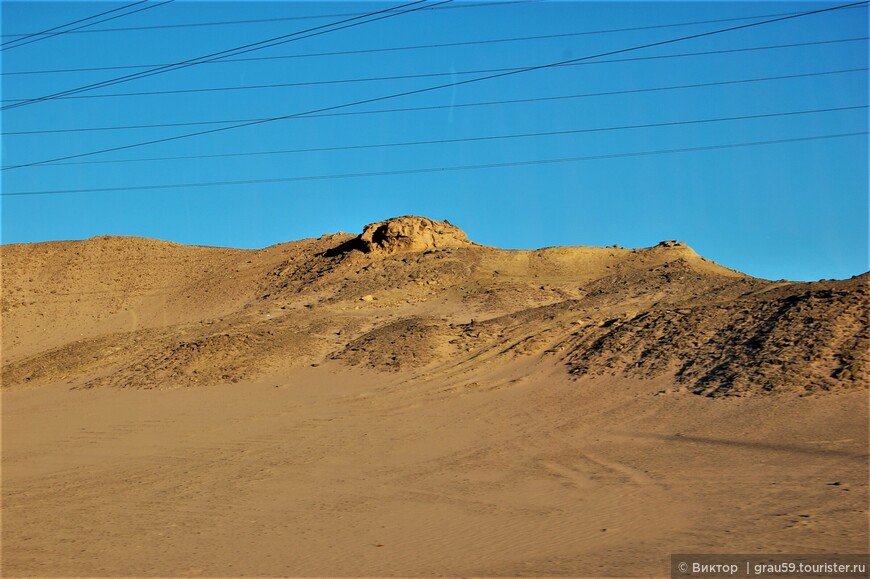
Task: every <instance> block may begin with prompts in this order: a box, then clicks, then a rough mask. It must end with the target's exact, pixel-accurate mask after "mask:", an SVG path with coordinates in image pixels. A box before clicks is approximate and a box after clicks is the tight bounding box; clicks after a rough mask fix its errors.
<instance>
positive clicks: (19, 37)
mask: <svg viewBox="0 0 870 579" xmlns="http://www.w3.org/2000/svg"><path fill="white" fill-rule="evenodd" d="M146 2H148V0H139V1H138V2H133V3H132V4H127V5H125V6H120V7H118V8H112V9H111V10H106V11H105V12H100V13H99V14H94V15H93V16H88V17H87V18H79V19H78V20H73V21H72V22H67V23H66V24H61V25H59V26H54V27H52V28H48V29H46V30H43V31H41V32H32V33H28V34H15V35H8V36H16V37H17V38H15V39H14V40H7V41H6V42H4V43H2V44H0V50H6V48H15V47H14V46H12V47H10V46H9V45H10V44H16V45H19V44H18V43H24V44H28V43H25V42H24V41H25V40H30V39H32V38H35V37H42V38H45V35H47V34H52V33H54V34H52V36H54V35H56V34H68V33H70V32H72V31H73V30H78V29H73V30H62V29H63V28H66V27H68V26H75V25H76V24H79V23H82V22H86V21H88V20H93V19H94V18H99V17H100V16H105V15H106V14H112V13H113V12H118V11H120V10H126V9H127V8H132V7H134V6H138V5H139V4H145V3H146ZM131 14H132V12H131ZM124 16H126V14H125V15H124ZM101 22H102V21H101ZM94 24H98V23H97V22H91V23H89V24H86V25H85V26H93V25H94ZM3 36H4V37H6V36H7V35H5V34H4V35H3ZM20 45H21V46H23V44H20Z"/></svg>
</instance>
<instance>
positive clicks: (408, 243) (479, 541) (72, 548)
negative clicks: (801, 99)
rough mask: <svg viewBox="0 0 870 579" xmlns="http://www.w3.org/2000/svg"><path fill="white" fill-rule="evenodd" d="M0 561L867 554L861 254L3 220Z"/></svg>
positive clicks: (528, 560)
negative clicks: (845, 265) (222, 233)
mask: <svg viewBox="0 0 870 579" xmlns="http://www.w3.org/2000/svg"><path fill="white" fill-rule="evenodd" d="M0 259H2V388H3V390H2V498H3V503H2V573H3V575H4V576H10V577H11V576H29V577H51V576H168V577H186V576H224V577H226V576H229V577H236V576H238V577H242V576H269V577H284V576H330V577H332V576H438V575H446V576H481V575H483V576H581V577H586V576H643V577H648V576H665V575H667V574H668V573H669V555H670V553H674V552H697V553H862V552H867V550H868V541H870V531H868V501H870V495H868V480H867V479H868V475H867V473H868V398H867V386H868V350H870V323H868V281H870V278H868V275H867V274H865V275H862V276H858V277H855V278H852V279H850V280H841V281H823V282H814V283H797V282H787V281H777V282H773V281H767V280H761V279H756V278H752V277H749V276H746V275H743V274H741V273H739V272H736V271H733V270H730V269H727V268H725V267H723V266H720V265H718V264H716V263H713V262H712V261H709V260H707V259H705V258H703V257H701V256H699V255H698V254H696V253H695V252H694V251H693V250H692V249H691V248H689V247H688V246H686V245H685V244H683V243H679V242H672V241H669V242H663V243H661V244H659V245H658V246H655V247H651V248H645V249H625V248H619V247H609V248H597V247H554V248H546V249H540V250H536V251H518V250H515V251H508V250H502V249H496V248H492V247H484V246H480V245H477V244H474V243H472V242H470V241H468V240H467V239H466V236H465V234H464V233H463V232H462V231H460V230H459V229H457V228H455V227H454V226H452V225H450V224H449V223H447V222H439V221H431V220H428V219H424V218H418V217H404V218H397V219H393V220H388V221H386V222H381V223H377V224H372V225H371V226H368V227H367V228H366V229H365V231H364V232H363V233H362V234H361V235H353V234H343V233H340V234H334V235H324V236H323V237H321V238H318V239H308V240H302V241H296V242H290V243H286V244H281V245H277V246H273V247H269V248H266V249H262V250H234V249H223V248H212V247H191V246H183V245H178V244H173V243H168V242H162V241H155V240H148V239H139V238H122V237H101V238H93V239H89V240H85V241H69V242H52V243H40V244H30V245H5V246H2V250H0Z"/></svg>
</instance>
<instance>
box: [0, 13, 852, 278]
mask: <svg viewBox="0 0 870 579" xmlns="http://www.w3.org/2000/svg"><path fill="white" fill-rule="evenodd" d="M131 3H132V0H130V2H123V3H115V2H37V1H27V2H6V1H4V2H3V3H2V33H3V35H4V36H3V42H10V43H11V44H7V45H6V46H5V47H4V48H6V50H4V51H3V52H2V72H3V76H2V98H3V101H4V102H3V105H4V106H10V105H14V104H15V103H16V102H21V100H20V99H31V98H35V97H41V96H45V95H51V94H54V93H57V92H60V91H64V90H67V89H73V88H78V87H82V86H84V85H88V84H91V83H96V82H101V81H104V80H110V79H114V78H117V77H121V76H123V75H127V74H131V73H135V72H140V71H147V70H149V68H114V69H108V70H77V71H68V70H69V69H94V68H102V69H105V68H107V67H129V66H144V65H161V64H168V63H176V62H180V61H184V60H187V59H190V58H195V57H200V56H203V55H206V54H210V53H214V52H218V51H222V50H225V49H229V48H235V47H238V46H242V45H245V44H248V43H253V42H258V41H260V40H264V39H268V38H272V37H277V36H280V35H284V34H289V33H292V32H295V31H300V30H305V29H308V28H311V27H315V26H321V25H324V24H328V23H331V22H337V21H340V20H343V19H346V18H350V17H351V16H346V15H345V14H348V13H366V12H373V11H376V10H385V9H388V8H390V7H392V6H398V5H400V4H403V2H401V0H397V1H396V2H392V3H386V2H378V3H372V2H288V1H275V2H217V3H216V2H198V1H190V0H178V1H176V2H172V3H169V4H166V5H163V6H157V7H151V8H149V9H147V10H143V11H141V12H139V13H136V14H132V15H130V16H126V17H123V18H117V19H114V20H111V21H107V22H104V23H100V24H96V25H94V26H92V27H90V28H84V29H82V30H81V31H79V32H77V33H69V34H63V35H58V36H56V37H53V38H46V39H43V40H41V41H39V42H33V43H30V44H23V45H22V46H20V47H18V46H17V44H19V43H22V41H21V40H19V41H18V42H17V43H16V42H12V41H14V40H16V39H19V38H21V37H20V36H14V35H16V34H26V33H32V32H40V31H43V30H46V29H49V28H52V27H54V26H57V25H60V24H65V23H67V22H71V21H75V20H78V19H80V18H85V17H88V16H91V15H94V14H97V13H99V12H105V11H107V10H111V9H112V8H116V7H121V6H125V5H127V4H131ZM845 3H846V2H843V3H842V4H845ZM153 4H154V3H152V5H153ZM480 4H481V2H478V1H476V0H475V1H470V0H466V1H464V2H459V1H456V2H453V3H449V4H445V5H443V6H441V7H435V8H433V9H426V10H420V11H417V12H413V13H408V14H403V15H399V16H395V17H392V18H387V19H383V20H380V21H378V22H372V23H369V24H364V25H360V26H356V27H353V28H348V29H345V30H338V31H334V32H330V33H328V34H322V35H319V36H315V37H311V38H304V39H301V40H298V41H295V42H290V43H286V44H282V45H280V46H274V47H271V48H266V49H264V50H259V51H255V52H250V53H247V54H244V55H240V56H237V57H235V58H237V59H241V58H257V59H258V60H244V61H240V62H239V61H237V62H219V63H218V62H216V63H210V64H202V65H198V66H193V67H188V68H184V69H181V70H175V71H171V72H168V73H166V74H160V75H154V76H151V77H149V78H143V79H139V80H134V81H131V82H126V83H121V84H116V85H114V86H107V87H103V88H98V89H96V90H91V91H86V92H81V93H78V94H75V95H69V96H74V97H78V98H66V99H52V100H45V101H41V102H34V103H30V104H27V105H24V106H16V107H10V108H8V109H7V110H4V111H3V112H2V128H3V133H4V134H3V141H2V145H3V160H2V164H3V166H4V167H11V166H16V165H22V164H29V163H34V162H39V161H44V160H49V159H55V158H58V157H65V156H70V155H77V154H80V153H88V152H92V151H97V150H101V149H106V148H112V147H120V146H125V145H129V144H137V143H142V142H145V141H150V140H155V139H161V138H164V137H172V136H175V135H184V134H188V133H192V132H196V131H203V130H208V129H213V128H218V127H226V126H229V125H231V124H232V123H226V124H208V125H187V126H170V127H151V128H129V127H130V126H131V125H153V124H170V123H192V122H205V121H227V120H243V119H260V118H271V117H278V116H283V115H289V114H293V113H300V112H306V111H311V110H314V109H319V108H323V107H332V106H336V105H344V104H347V103H352V102H355V101H360V100H366V99H372V98H377V97H382V96H388V95H394V94H397V93H401V92H405V91H411V90H415V89H419V88H426V87H432V86H437V85H442V84H449V83H454V82H457V81H461V80H466V79H471V78H478V77H483V76H487V75H488V74H492V73H480V72H478V73H472V74H463V73H465V72H467V71H477V70H490V69H505V68H518V67H531V66H538V65H544V64H549V63H554V62H559V61H565V60H571V59H577V58H581V57H585V56H592V55H596V54H601V53H605V52H609V51H617V50H622V49H626V48H632V47H637V46H640V45H644V44H649V43H655V42H660V41H664V40H669V39H675V38H679V37H683V36H689V35H694V34H699V33H703V32H707V31H714V30H719V29H723V28H728V27H732V26H739V25H742V24H748V23H752V22H759V21H761V20H765V19H769V18H772V17H773V16H771V15H780V14H786V13H793V12H804V11H810V10H817V9H822V8H828V7H833V6H837V5H839V4H832V3H819V2H703V3H702V2H669V3H662V2H640V3H628V2H556V1H543V2H516V3H513V4H508V3H497V2H491V3H483V4H484V5H480ZM145 6H149V5H148V4H141V5H138V6H136V7H133V8H130V9H129V10H134V9H138V8H141V7H145ZM121 13H123V12H118V13H113V14H114V15H117V14H121ZM113 14H109V15H106V16H104V18H106V17H109V16H112V15H113ZM310 16H317V17H318V18H304V19H300V18H297V17H310ZM749 17H759V18H753V19H749ZM762 17H766V18H762ZM294 18H295V19H294ZM732 19H741V20H732ZM239 20H248V21H250V20H260V22H246V23H234V24H219V25H218V24H216V25H208V26H178V25H188V24H205V23H216V22H225V21H239ZM712 20H723V21H721V22H706V23H703V22H704V21H712ZM699 22H701V23H699ZM688 23H694V24H688ZM168 25H171V26H168ZM155 27H158V28H155ZM119 28H121V29H124V30H113V31H107V30H106V29H119ZM131 28H134V29H131ZM625 29H631V30H625ZM584 32H587V33H590V34H576V33H584ZM569 34H570V35H569ZM542 35H566V36H560V37H556V38H549V39H534V40H513V41H510V42H491V43H477V44H461V45H458V46H450V47H444V46H441V47H433V48H417V49H404V50H389V51H376V52H372V49H383V48H407V47H411V46H420V45H432V44H445V43H468V42H474V41H484V40H503V39H516V38H520V37H529V36H542ZM568 35H569V36H568ZM867 36H868V13H867V8H866V4H865V5H862V6H860V7H857V8H852V9H846V10H838V11H833V12H828V13H823V14H818V15H813V16H807V17H802V18H796V19H791V20H785V21H782V22H777V23H772V24H767V25H764V26H756V27H752V28H746V29H742V30H736V31H732V32H726V33H722V34H716V35H710V36H706V37H703V38H696V39H690V40H685V41H681V42H675V43H670V44H666V45H662V46H657V47H651V48H645V49H641V50H635V51H631V52H625V53H621V54H618V55H612V56H608V57H601V58H597V59H591V60H587V61H583V63H582V64H578V65H575V66H562V67H556V68H546V69H542V70H536V71H530V72H524V73H521V74H515V75H511V76H505V77H502V78H497V79H491V80H485V81H480V82H474V83H468V84H463V85H459V86H452V87H447V88H442V89H439V90H434V91H428V92H423V93H419V94H415V95H409V96H404V97H399V98H391V99H388V100H383V101H380V102H375V103H369V104H363V105H357V106H352V107H345V108H341V109H336V110H333V111H331V113H332V114H321V115H320V116H314V117H311V118H295V119H289V120H282V121H275V122H269V123H264V124H259V125H256V126H250V127H246V128H240V129H234V130H227V131H223V132H219V133H214V134H209V135H202V136H197V137H190V138H183V139H179V140H174V141H171V142H164V143H159V144H153V145H148V146H141V147H135V148H130V149H126V150H120V151H114V152H109V153H103V154H98V155H89V156H86V157H78V158H75V159H69V160H67V161H66V162H61V163H54V164H43V165H36V166H31V167H24V168H17V169H9V168H7V169H5V170H4V171H3V172H2V173H0V175H2V193H3V197H2V198H0V203H2V205H0V209H2V242H3V243H19V242H34V241H44V240H56V239H82V238H87V237H90V236H94V235H103V234H116V235H138V236H146V237H155V238H161V239H167V240H172V241H178V242H182V243H191V244H203V245H220V246H232V247H246V248H256V247H264V246H267V245H271V244H274V243H279V242H283V241H289V240H294V239H300V238H304V237H312V236H319V235H321V234H323V233H326V232H334V231H339V230H342V231H352V232H354V231H361V229H362V227H363V225H364V224H366V223H369V222H372V221H377V220H380V219H384V218H387V217H391V216H396V215H403V214H421V215H426V216H429V217H432V218H437V219H444V218H447V219H449V220H450V221H451V222H453V223H455V224H457V225H459V226H461V227H462V228H463V229H465V230H466V231H467V232H468V234H469V236H470V237H471V238H472V239H473V240H475V241H477V242H480V243H484V244H488V245H495V246H500V247H506V248H537V247H543V246H551V245H611V244H614V243H616V244H619V245H622V246H628V247H642V246H649V245H654V244H655V243H657V242H658V241H660V240H663V239H680V240H683V241H686V242H688V243H689V244H690V245H691V246H692V247H694V248H695V250H696V251H698V252H699V253H701V254H702V255H705V256H706V257H708V258H710V259H713V260H715V261H718V262H720V263H722V264H724V265H727V266H729V267H733V268H736V269H739V270H742V271H744V272H747V273H749V274H752V275H755V276H759V277H764V278H769V279H779V278H786V279H795V280H813V279H820V278H845V277H850V276H852V275H856V274H860V273H863V272H864V271H866V270H867V269H868V146H867V143H868V139H867V135H866V134H865V135H861V134H859V135H853V136H839V137H836V138H822V139H815V140H800V141H791V142H784V143H775V144H765V145H752V146H745V147H733V148H714V149H708V150H700V151H698V150H695V151H685V152H682V153H668V154H654V155H636V154H637V153H646V152H654V151H662V150H673V149H692V148H699V147H714V146H718V145H733V144H744V143H757V142H759V141H776V140H789V139H804V138H807V137H829V136H831V135H844V134H849V133H856V132H858V133H860V132H866V131H867V127H868V111H867V108H866V106H867V103H868V74H867V71H866V68H867V66H868V50H867V40H866V37H867ZM34 38H36V37H34ZM25 41H26V40H25ZM829 41H839V42H829ZM808 43H814V44H808ZM794 44H801V45H802V46H790V47H783V48H765V49H762V50H738V49H748V48H762V47H771V46H782V45H794ZM713 51H718V52H717V53H716V54H702V55H693V56H674V57H671V58H649V57H658V56H668V55H686V54H687V53H698V52H705V53H709V52H713ZM348 52H351V53H350V54H348ZM323 53H333V54H330V55H324V54H323ZM334 53H344V54H334ZM286 56H295V57H294V58H268V59H263V57H286ZM614 60H615V61H616V62H612V61H614ZM603 61H611V62H603ZM854 69H862V70H857V71H856V70H854ZM57 70H66V71H67V72H41V73H40V74H15V73H22V72H36V71H57ZM843 71H848V72H843ZM430 73H431V74H435V73H442V74H443V75H442V76H429V77H417V78H405V79H392V80H366V81H360V82H340V83H336V82H329V83H324V82H323V81H336V80H352V79H371V78H374V77H395V76H406V75H421V74H430ZM814 73H826V74H814ZM808 75H812V76H808ZM784 76H790V77H792V78H786V79H783V78H779V79H774V80H754V79H769V78H770V77H784ZM748 80H753V82H739V83H734V82H731V81H748ZM726 82H727V83H730V84H722V83H726ZM290 83H296V86H284V87H270V88H258V89H250V88H246V89H242V90H223V91H200V92H181V93H179V92H174V93H169V94H158V95H153V94H152V95H141V94H140V95H137V96H101V95H117V94H118V93H142V92H154V91H164V92H165V91H185V90H190V89H203V88H224V87H250V86H252V85H274V84H290ZM298 83H318V84H303V85H299V84H298ZM713 83H719V84H713ZM698 84H705V85H708V86H701V87H692V88H669V87H685V85H698ZM711 84H712V86H710V85H711ZM654 88H657V89H662V90H645V89H654ZM590 93H619V94H603V95H602V94H598V95H597V96H582V97H576V95H589V94H590ZM567 96H574V98H561V99H552V98H551V99H549V100H541V99H542V98H544V97H567ZM81 97H87V98H81ZM522 99H538V100H531V101H528V100H527V102H522V103H502V104H489V105H485V106H463V105H469V104H472V103H486V102H492V101H506V100H522ZM420 107H438V108H430V109H427V110H412V111H408V110H404V111H396V110H395V109H408V108H417V109H419V108H420ZM846 107H863V108H846ZM388 109H389V110H392V112H374V113H371V111H384V110H388ZM820 109H841V110H836V111H831V110H827V111H825V112H807V111H819V110H820ZM363 112H370V113H371V114H347V113H363ZM338 113H342V114H338ZM782 113H801V114H787V115H783V114H782ZM757 115H779V116H765V117H761V118H753V119H740V120H728V121H717V122H706V123H700V122H691V123H689V124H681V125H669V126H659V127H645V128H633V129H619V130H607V131H592V132H576V131H580V130H585V129H605V128H608V129H609V128H615V127H626V126H636V125H650V124H662V123H675V122H682V121H699V120H710V119H723V118H731V117H745V116H757ZM111 127H114V128H113V129H112V130H96V131H75V132H49V133H45V132H43V133H33V131H57V130H61V129H84V128H89V129H91V128H100V129H105V128H111ZM117 127H128V128H117ZM559 131H575V132H573V133H568V134H560V135H539V136H531V137H522V138H504V139H490V140H473V141H461V142H456V141H455V140H456V139H469V138H477V137H488V136H507V135H520V134H530V133H552V132H559ZM13 133H28V134H13ZM441 140H453V141H454V142H450V143H430V144H419V145H407V146H400V147H375V148H372V147H369V148H362V149H360V148H355V149H344V150H329V151H323V150H321V151H308V152H295V153H279V154H262V155H245V156H238V155H236V156H226V155H235V154H236V153H256V152H273V151H286V150H298V149H324V148H326V149H334V148H336V147H349V146H359V145H378V144H395V143H407V142H418V141H441ZM204 155H224V156H220V157H205V158H203V157H202V156H204ZM626 155H630V156H626ZM179 156H184V157H191V156H194V157H199V158H185V159H162V160H142V159H154V158H156V157H160V158H165V157H179ZM601 156H612V157H610V158H604V159H602V158H598V159H586V160H580V161H571V162H558V163H534V164H517V163H525V162H527V161H543V160H551V159H565V158H577V157H601ZM130 160H136V161H135V162H112V163H106V162H105V161H130ZM70 163H75V164H70ZM504 163H508V164H513V165H509V166H501V167H495V168H478V169H473V170H443V171H441V170H437V169H441V168H451V167H457V166H466V165H488V164H504ZM413 169H436V171H431V172H420V173H405V174H392V175H384V174H381V175H374V176H352V177H344V178H329V179H307V180H295V181H291V180H289V179H294V178H299V177H319V176H335V175H348V174H359V173H390V172H397V171H404V170H413ZM265 179H284V180H283V181H276V182H272V183H246V184H240V185H218V186H204V187H182V188H171V189H159V188H158V189H139V190H136V189H132V188H135V187H142V186H151V185H158V186H160V185H178V184H194V183H213V182H224V181H249V180H265ZM93 189H113V190H111V191H102V192H94V191H93ZM70 190H75V191H78V192H66V193H57V194H41V195H17V194H18V193H31V192H33V193H39V192H52V191H70Z"/></svg>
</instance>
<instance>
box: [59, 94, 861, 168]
mask: <svg viewBox="0 0 870 579" xmlns="http://www.w3.org/2000/svg"><path fill="white" fill-rule="evenodd" d="M868 107H870V105H854V106H847V107H832V108H824V109H810V110H801V111H785V112H776V113H762V114H755V115H742V116H730V117H716V118H708V119H691V120H684V121H669V122H664V123H646V124H635V125H620V126H612V127H594V128H586V129H571V130H563V131H546V132H539V133H519V134H510V135H488V136H482V137H464V138H456V139H437V140H418V141H404V142H398V143H376V144H366V145H345V146H337V147H310V148H305V149H283V150H272V151H250V152H244V153H216V154H211V155H181V156H174V157H152V158H143V159H119V160H114V161H79V162H75V161H73V162H69V163H57V165H87V164H107V163H136V162H144V161H176V160H188V159H216V158H226V157H253V156H262V155H284V154H293V153H322V152H330V151H351V150H360V149H382V148H393V147H409V146H419V145H442V144H447V143H468V142H478V141H498V140H504V139H525V138H532V137H552V136H564V135H578V134H583V133H601V132H610V131H626V130H637V129H652V128H661V127H678V126H685V125H697V124H707V123H721V122H733V121H745V120H758V119H771V118H778V117H790V116H799V115H809V114H819V113H830V112H842V111H853V110H860V109H867V108H868ZM49 166H52V165H49Z"/></svg>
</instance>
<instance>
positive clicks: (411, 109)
mask: <svg viewBox="0 0 870 579" xmlns="http://www.w3.org/2000/svg"><path fill="white" fill-rule="evenodd" d="M867 70H870V68H868V67H864V68H853V69H845V70H832V71H821V72H810V73H803V74H792V75H785V76H770V77H760V78H748V79H737V80H726V81H717V82H710V83H696V84H683V85H671V86H662V87H649V88H637V89H628V90H619V91H607V92H592V93H581V94H573V95H555V96H547V97H532V98H524V99H509V100H501V101H482V102H474V103H456V104H449V105H429V106H422V107H406V108H396V109H376V110H372V111H345V112H337V113H320V114H313V115H309V116H302V117H298V118H301V119H318V118H323V117H340V116H360V115H378V114H393V113H406V112H420V111H434V110H445V109H461V108H469V107H487V106H501V105H511V104H525V103H531V102H546V101H559V100H573V99H580V98H591V97H606V96H617V95H625V94H637V93H645V92H660V91H669V90H687V89H694V88H707V87H713V86H729V85H739V84H748V83H754V82H769V81H777V80H791V79H796V78H810V77H817V76H827V75H834V74H846V73H854V72H866V71H867ZM257 120H260V119H225V120H217V121H198V122H188V123H164V124H158V125H128V126H120V127H95V128H91V129H70V131H72V132H80V131H90V130H93V131H105V130H121V129H147V128H155V127H175V126H191V125H213V124H227V123H238V122H252V121H257ZM8 134H12V133H7V135H8ZM24 134H28V133H27V132H24ZM205 157H208V155H206V156H205ZM176 158H178V159H184V158H198V156H191V157H186V156H180V157H150V158H149V157H145V158H136V159H107V160H100V161H66V162H61V161H58V162H52V163H46V164H42V165H38V166H41V167H52V166H59V165H95V164H107V163H126V162H134V161H139V160H142V161H162V160H171V159H176ZM9 168H12V167H11V166H7V167H0V170H3V169H9Z"/></svg>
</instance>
